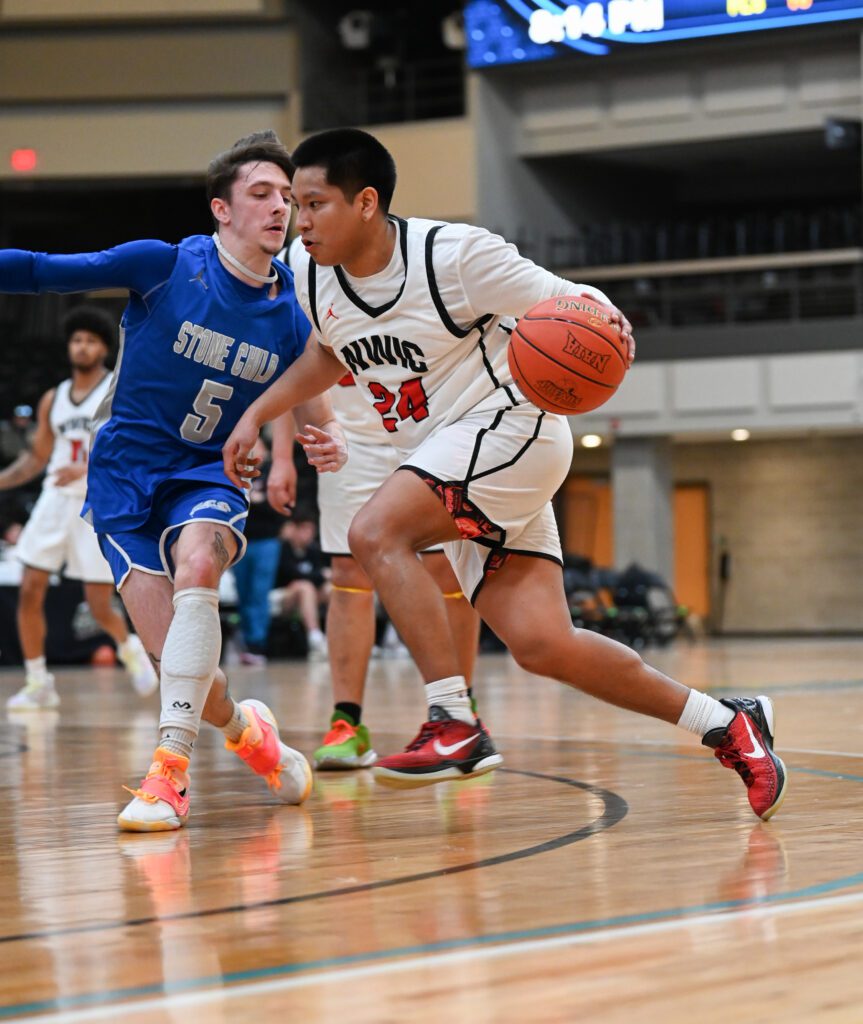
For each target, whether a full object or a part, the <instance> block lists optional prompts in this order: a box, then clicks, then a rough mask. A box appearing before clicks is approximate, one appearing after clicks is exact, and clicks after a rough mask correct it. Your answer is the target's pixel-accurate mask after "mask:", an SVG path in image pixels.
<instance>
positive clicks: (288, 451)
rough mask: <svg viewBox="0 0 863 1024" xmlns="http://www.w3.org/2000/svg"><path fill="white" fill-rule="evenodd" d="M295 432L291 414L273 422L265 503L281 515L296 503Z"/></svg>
mask: <svg viewBox="0 0 863 1024" xmlns="http://www.w3.org/2000/svg"><path fill="white" fill-rule="evenodd" d="M296 432H297V425H296V421H295V420H294V414H293V413H292V412H286V413H283V414H282V415H281V416H279V418H278V419H276V420H274V421H273V447H272V456H273V464H272V466H270V475H269V476H268V477H267V501H268V502H269V503H270V505H271V506H272V507H273V508H274V509H275V510H276V511H277V512H280V513H281V514H282V515H287V514H288V512H289V511H290V510H291V509H292V508H293V507H294V505H295V504H296V502H297V467H296V465H295V464H294V435H295V434H296Z"/></svg>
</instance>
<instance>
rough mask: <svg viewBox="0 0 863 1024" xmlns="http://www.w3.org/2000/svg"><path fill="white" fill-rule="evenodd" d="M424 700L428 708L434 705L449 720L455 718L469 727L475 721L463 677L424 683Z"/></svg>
mask: <svg viewBox="0 0 863 1024" xmlns="http://www.w3.org/2000/svg"><path fill="white" fill-rule="evenodd" d="M426 699H427V700H428V705H429V707H432V705H434V706H436V707H439V708H443V709H444V711H446V712H447V713H448V714H449V716H450V717H451V718H457V719H458V720H459V721H461V722H467V723H468V724H469V725H473V724H474V722H475V721H476V715H474V713H473V708H471V706H470V697H468V695H467V681H466V680H465V677H464V676H447V678H446V679H436V680H435V681H434V682H433V683H426Z"/></svg>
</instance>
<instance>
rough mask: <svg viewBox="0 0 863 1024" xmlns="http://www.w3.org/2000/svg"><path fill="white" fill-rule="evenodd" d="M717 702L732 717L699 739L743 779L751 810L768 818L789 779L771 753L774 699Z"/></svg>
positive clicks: (763, 817)
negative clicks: (724, 707) (721, 727)
mask: <svg viewBox="0 0 863 1024" xmlns="http://www.w3.org/2000/svg"><path fill="white" fill-rule="evenodd" d="M720 703H722V704H724V705H725V706H726V707H728V708H731V709H732V711H734V712H736V713H735V715H734V718H732V720H731V721H730V722H729V724H728V725H727V726H726V727H725V728H724V729H711V730H710V732H708V733H707V734H706V735H705V736H704V737H703V738H702V740H701V742H702V743H703V744H704V745H705V747H713V750H714V753H715V755H716V757H717V758H718V759H719V761H720V763H721V764H723V765H724V766H725V767H726V768H733V769H734V770H735V771H736V772H737V774H738V775H739V776H740V777H741V778H742V779H743V781H744V782H745V783H746V788H747V790H748V793H749V803H750V804H751V806H752V810H753V811H755V813H756V814H757V815H758V817H759V818H761V819H762V821H767V819H768V818H771V817H772V816H773V815H774V814H775V813H776V812H777V811H778V810H779V805H780V804H781V803H782V801H783V800H784V799H785V789H786V783H787V780H788V775H787V773H786V771H785V765H784V764H783V763H782V760H781V759H780V758H778V757H777V756H776V755H775V754H774V753H773V730H774V715H773V702H772V701H771V700H770V698H769V697H755V698H750V697H728V698H725V699H723V700H722V701H721V702H720Z"/></svg>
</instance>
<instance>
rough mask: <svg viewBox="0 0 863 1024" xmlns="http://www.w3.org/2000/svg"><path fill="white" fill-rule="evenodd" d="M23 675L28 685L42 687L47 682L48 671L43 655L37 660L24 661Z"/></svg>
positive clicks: (28, 659) (26, 659)
mask: <svg viewBox="0 0 863 1024" xmlns="http://www.w3.org/2000/svg"><path fill="white" fill-rule="evenodd" d="M24 674H25V675H26V677H27V682H28V683H38V684H39V685H40V686H44V685H45V684H46V683H47V682H48V669H47V668H46V667H45V655H44V654H43V655H42V656H41V657H39V658H25V659H24Z"/></svg>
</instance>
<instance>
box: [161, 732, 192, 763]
mask: <svg viewBox="0 0 863 1024" xmlns="http://www.w3.org/2000/svg"><path fill="white" fill-rule="evenodd" d="M197 738H198V734H197V733H194V732H189V731H188V730H187V729H178V728H177V727H176V726H174V725H171V726H168V728H167V729H161V730H160V731H159V746H160V747H161V748H162V749H163V750H170V752H171V753H172V754H179V755H180V757H191V756H192V750H193V749H194V746H195V740H196V739H197Z"/></svg>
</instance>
